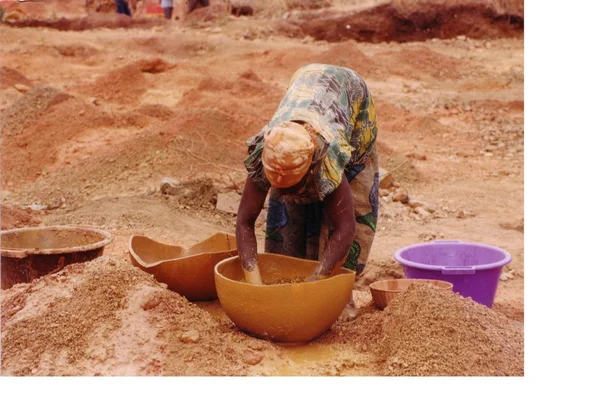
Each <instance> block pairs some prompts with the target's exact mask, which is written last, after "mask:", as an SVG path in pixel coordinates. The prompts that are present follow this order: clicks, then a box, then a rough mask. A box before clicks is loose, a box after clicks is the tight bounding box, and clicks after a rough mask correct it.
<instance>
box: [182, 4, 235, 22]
mask: <svg viewBox="0 0 600 400" xmlns="http://www.w3.org/2000/svg"><path fill="white" fill-rule="evenodd" d="M226 17H227V7H226V6H225V4H221V3H218V4H211V5H209V6H208V7H201V8H196V9H195V10H194V11H192V12H191V13H189V14H188V15H187V16H186V21H194V22H210V21H216V20H218V19H220V18H226Z"/></svg>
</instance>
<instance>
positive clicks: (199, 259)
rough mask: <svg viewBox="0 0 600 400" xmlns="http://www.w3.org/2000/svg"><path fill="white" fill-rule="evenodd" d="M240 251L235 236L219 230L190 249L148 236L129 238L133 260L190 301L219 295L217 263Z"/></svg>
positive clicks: (136, 264)
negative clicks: (216, 277)
mask: <svg viewBox="0 0 600 400" xmlns="http://www.w3.org/2000/svg"><path fill="white" fill-rule="evenodd" d="M236 254H237V249H236V241H235V236H233V235H229V234H226V233H217V234H214V235H213V236H211V237H209V238H208V239H206V240H204V241H202V242H200V243H197V244H195V245H194V246H192V247H190V248H189V249H185V248H183V247H181V246H172V245H168V244H164V243H160V242H157V241H154V240H152V239H150V238H147V237H145V236H132V237H131V238H130V240H129V255H130V257H131V262H132V263H133V265H135V266H136V267H138V268H140V269H141V270H142V271H145V272H148V273H149V274H152V275H154V278H156V280H157V281H159V282H162V283H166V284H167V286H168V288H169V289H170V290H173V291H174V292H177V293H179V294H181V295H182V296H185V297H186V298H187V299H188V300H190V301H206V300H214V299H216V298H217V290H216V288H215V277H214V269H215V265H216V264H217V263H218V262H219V261H221V260H223V259H226V258H228V257H231V256H234V255H236Z"/></svg>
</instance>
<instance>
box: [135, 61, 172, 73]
mask: <svg viewBox="0 0 600 400" xmlns="http://www.w3.org/2000/svg"><path fill="white" fill-rule="evenodd" d="M134 65H136V66H137V67H138V68H139V70H140V71H142V72H147V73H150V74H160V73H161V72H165V71H168V70H170V69H173V68H175V67H176V65H175V64H170V63H168V62H166V61H165V60H163V59H161V58H153V59H150V60H140V61H138V62H136V63H134Z"/></svg>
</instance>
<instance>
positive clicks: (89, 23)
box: [6, 14, 165, 31]
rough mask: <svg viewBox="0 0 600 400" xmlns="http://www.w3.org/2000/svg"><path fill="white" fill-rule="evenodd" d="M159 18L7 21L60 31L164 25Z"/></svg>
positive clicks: (115, 16) (107, 16)
mask: <svg viewBox="0 0 600 400" xmlns="http://www.w3.org/2000/svg"><path fill="white" fill-rule="evenodd" d="M164 23H165V22H164V20H162V19H159V18H143V19H138V18H131V17H128V16H126V15H121V14H93V15H89V16H87V17H83V18H60V19H57V20H38V19H25V20H21V21H15V22H11V23H7V24H6V25H8V26H13V27H16V28H49V29H56V30H59V31H85V30H88V29H101V28H106V29H119V28H126V29H127V28H151V27H154V26H159V25H163V24H164Z"/></svg>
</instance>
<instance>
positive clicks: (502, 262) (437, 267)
mask: <svg viewBox="0 0 600 400" xmlns="http://www.w3.org/2000/svg"><path fill="white" fill-rule="evenodd" d="M433 244H437V245H452V244H464V245H471V246H476V247H484V248H487V249H489V250H495V251H497V252H499V253H501V254H503V255H504V258H503V259H502V260H500V261H496V262H493V263H489V264H483V265H465V266H462V265H461V266H457V267H449V266H447V265H431V264H422V263H418V262H415V261H409V260H407V259H405V258H403V257H402V255H401V253H403V252H405V251H408V250H413V249H416V248H420V247H431V246H432V245H433ZM394 259H395V260H396V261H397V262H398V263H400V264H401V265H404V266H407V267H412V268H419V269H426V270H429V271H442V270H443V269H444V268H446V269H453V268H456V269H466V268H472V269H474V270H475V271H481V270H488V269H494V268H499V267H503V266H505V265H507V264H508V263H510V262H511V261H512V256H511V255H510V253H509V252H508V251H506V250H504V249H501V248H499V247H496V246H490V245H487V244H483V243H475V242H463V241H460V240H442V241H440V240H438V241H433V242H428V243H419V244H414V245H411V246H406V247H403V248H401V249H398V250H396V252H394Z"/></svg>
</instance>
